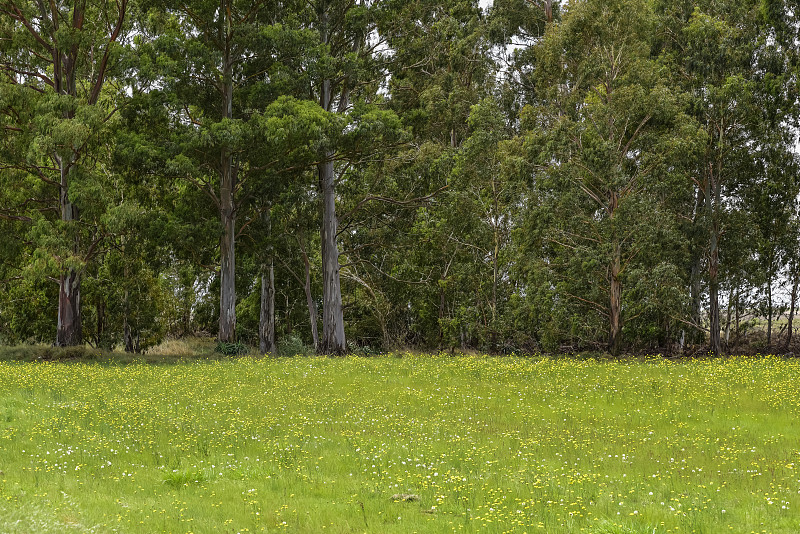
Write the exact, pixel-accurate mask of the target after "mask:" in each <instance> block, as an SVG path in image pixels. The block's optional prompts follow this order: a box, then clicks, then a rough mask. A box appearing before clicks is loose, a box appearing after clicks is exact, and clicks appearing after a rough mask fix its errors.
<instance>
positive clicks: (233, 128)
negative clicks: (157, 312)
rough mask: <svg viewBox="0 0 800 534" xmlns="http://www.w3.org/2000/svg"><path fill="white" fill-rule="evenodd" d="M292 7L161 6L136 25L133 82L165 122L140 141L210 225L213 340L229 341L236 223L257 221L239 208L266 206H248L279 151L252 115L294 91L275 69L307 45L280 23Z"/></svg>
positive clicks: (288, 74)
mask: <svg viewBox="0 0 800 534" xmlns="http://www.w3.org/2000/svg"><path fill="white" fill-rule="evenodd" d="M296 7H297V6H296V5H294V4H292V3H291V2H288V3H287V2H273V1H260V2H256V3H252V2H241V1H236V0H220V1H200V2H193V3H191V4H186V3H182V2H167V3H161V4H159V5H157V6H153V7H152V8H151V9H150V10H149V12H148V15H147V16H145V17H143V18H142V20H141V25H140V30H141V45H140V50H141V54H142V57H143V60H142V62H141V68H140V83H142V84H146V85H148V87H149V89H148V91H149V92H148V94H147V99H148V102H149V103H150V105H152V106H161V107H163V113H165V114H166V115H167V116H168V120H167V121H166V124H167V127H168V130H167V131H163V130H162V131H155V130H152V129H151V130H150V131H149V137H150V138H151V139H155V140H156V143H158V142H159V141H158V140H166V139H167V138H169V139H170V141H169V143H167V144H166V146H167V148H168V149H169V150H170V151H171V152H170V153H169V154H166V165H165V168H166V172H167V173H169V174H171V175H172V176H174V177H175V178H177V179H179V180H183V181H186V182H187V183H190V184H192V185H193V186H195V187H196V188H197V190H198V191H202V192H203V193H204V194H205V195H206V196H207V198H208V200H209V203H210V205H211V206H212V207H213V208H212V209H213V211H214V213H215V215H216V217H217V218H218V220H219V246H218V251H219V283H220V299H219V332H218V338H219V339H220V340H221V341H226V342H230V341H233V340H235V337H236V247H235V242H236V236H237V234H238V233H239V230H240V228H241V227H242V226H244V225H245V224H247V222H246V221H249V220H251V219H253V218H258V217H259V216H260V215H259V214H258V213H248V212H247V210H248V209H250V210H251V211H252V209H261V210H263V209H266V208H265V206H268V204H269V202H268V200H265V201H261V200H260V201H259V202H258V203H252V202H250V201H251V200H252V199H254V198H258V197H260V196H262V194H263V193H264V191H265V188H268V187H267V185H265V184H267V183H268V182H269V181H270V180H273V179H275V168H276V167H277V166H279V165H280V163H281V162H282V161H283V160H282V159H281V155H282V153H274V152H271V150H272V149H276V148H275V142H277V141H276V139H277V140H278V141H279V140H280V139H283V137H281V135H280V132H279V133H278V134H277V135H275V132H269V131H266V130H264V129H263V128H265V127H268V126H269V124H267V123H268V121H269V117H265V116H262V114H263V113H264V112H265V110H266V109H267V108H268V107H269V106H270V105H272V104H275V103H276V102H277V101H278V99H279V97H280V96H281V95H285V94H289V95H291V94H293V93H297V89H298V87H299V86H298V83H299V82H298V81H297V77H296V75H295V73H294V72H292V71H290V70H289V69H288V68H286V67H285V63H287V62H292V61H296V62H301V60H302V57H301V55H302V53H301V50H302V48H303V47H304V46H306V45H307V44H308V43H307V42H306V41H305V40H304V36H305V37H308V35H309V34H308V32H305V33H304V32H303V31H302V29H298V28H297V26H296V25H294V26H293V25H291V24H290V23H291V18H292V16H293V15H296V9H295V8H296ZM284 22H287V24H284ZM277 105H278V107H279V108H280V107H281V106H283V105H284V104H277ZM284 111H285V110H284ZM280 112H281V111H280V110H278V111H277V113H280ZM144 128H145V129H146V128H147V126H146V125H144ZM283 148H284V147H283V146H282V147H280V149H283ZM276 150H278V149H276ZM258 206H260V208H258ZM242 218H244V219H245V222H244V223H241V224H239V223H238V221H240V219H242Z"/></svg>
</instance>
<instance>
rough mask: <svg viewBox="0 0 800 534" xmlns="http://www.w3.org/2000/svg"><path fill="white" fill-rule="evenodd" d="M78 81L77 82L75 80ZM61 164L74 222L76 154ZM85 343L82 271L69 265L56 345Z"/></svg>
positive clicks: (64, 198) (67, 212) (67, 218)
mask: <svg viewBox="0 0 800 534" xmlns="http://www.w3.org/2000/svg"><path fill="white" fill-rule="evenodd" d="M73 83H74V82H73ZM57 160H58V163H59V167H60V168H61V193H60V201H59V203H60V207H61V220H62V221H63V222H64V223H67V224H68V225H74V224H75V223H76V221H77V219H78V208H77V207H76V206H75V205H74V204H73V203H72V202H70V200H69V175H70V174H71V173H72V168H73V165H74V163H75V161H74V159H73V158H70V159H68V160H65V159H64V158H61V157H59V158H57ZM79 246H80V245H79V240H78V237H77V236H75V237H74V238H73V252H74V253H75V254H78V253H79V250H78V249H79ZM81 343H83V328H82V324H81V273H80V271H78V270H77V269H75V268H69V269H66V270H65V272H62V273H61V275H60V277H59V280H58V326H57V328H56V346H58V347H68V346H72V345H80V344H81Z"/></svg>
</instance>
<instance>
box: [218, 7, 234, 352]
mask: <svg viewBox="0 0 800 534" xmlns="http://www.w3.org/2000/svg"><path fill="white" fill-rule="evenodd" d="M223 3H224V2H223ZM226 11H227V13H223V14H222V16H221V18H222V20H225V21H227V19H228V17H229V16H230V10H229V9H226ZM221 33H222V34H223V35H224V36H225V39H226V43H225V54H224V58H223V83H222V118H224V119H231V118H233V62H232V59H231V56H230V42H229V39H230V33H229V31H228V30H226V29H225V28H223V29H222V32H221ZM235 189H236V172H235V169H234V165H233V156H232V154H231V150H230V148H229V147H227V146H226V147H223V148H222V150H221V153H220V194H219V201H220V206H219V208H220V222H221V223H222V235H221V236H220V296H219V340H220V341H223V342H226V343H233V342H235V341H236V248H235V239H236V205H235V202H234V195H235Z"/></svg>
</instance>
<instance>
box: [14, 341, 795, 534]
mask: <svg viewBox="0 0 800 534" xmlns="http://www.w3.org/2000/svg"><path fill="white" fill-rule="evenodd" d="M401 356H402V357H401ZM799 386H800V361H797V360H784V359H779V358H773V357H764V358H758V359H745V358H732V359H724V360H723V359H720V360H697V361H685V362H680V363H672V362H668V361H665V360H662V359H655V358H654V359H652V360H646V361H628V362H616V363H615V362H598V361H595V360H580V359H545V358H528V359H525V358H515V357H505V358H484V357H466V356H458V357H451V356H411V355H402V354H396V355H391V356H386V357H380V358H342V359H335V358H317V357H312V358H284V359H266V358H265V359H253V358H241V359H236V360H230V361H208V362H202V361H194V362H187V363H177V364H168V365H158V364H144V363H132V364H126V365H113V364H109V363H53V362H49V363H48V362H45V363H29V362H26V363H21V362H0V532H3V533H47V532H50V533H63V532H97V533H102V532H133V533H153V532H175V533H183V532H198V533H199V532H230V533H235V532H263V531H266V532H280V531H283V532H301V533H325V532H378V533H383V532H386V533H410V532H420V533H424V532H453V531H455V532H554V533H556V532H564V533H568V532H596V533H653V532H656V533H664V532H672V533H680V532H687V533H688V532H705V533H715V532H735V533H742V532H746V533H749V532H787V533H789V532H791V533H796V532H798V531H799V530H800V391H799V389H800V387H799ZM404 494H405V495H413V496H416V497H418V499H419V500H416V499H415V498H414V497H409V499H410V500H400V499H402V498H404V497H402V496H403V495H404ZM393 496H394V497H395V498H393Z"/></svg>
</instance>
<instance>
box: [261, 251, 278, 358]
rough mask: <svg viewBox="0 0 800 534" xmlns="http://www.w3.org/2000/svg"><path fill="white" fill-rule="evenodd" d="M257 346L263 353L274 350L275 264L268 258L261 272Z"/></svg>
mask: <svg viewBox="0 0 800 534" xmlns="http://www.w3.org/2000/svg"><path fill="white" fill-rule="evenodd" d="M258 346H259V350H260V351H261V352H262V353H263V354H267V353H274V352H275V348H276V347H275V266H274V263H273V261H272V258H270V261H269V265H264V266H263V267H262V272H261V317H260V320H259V328H258Z"/></svg>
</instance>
